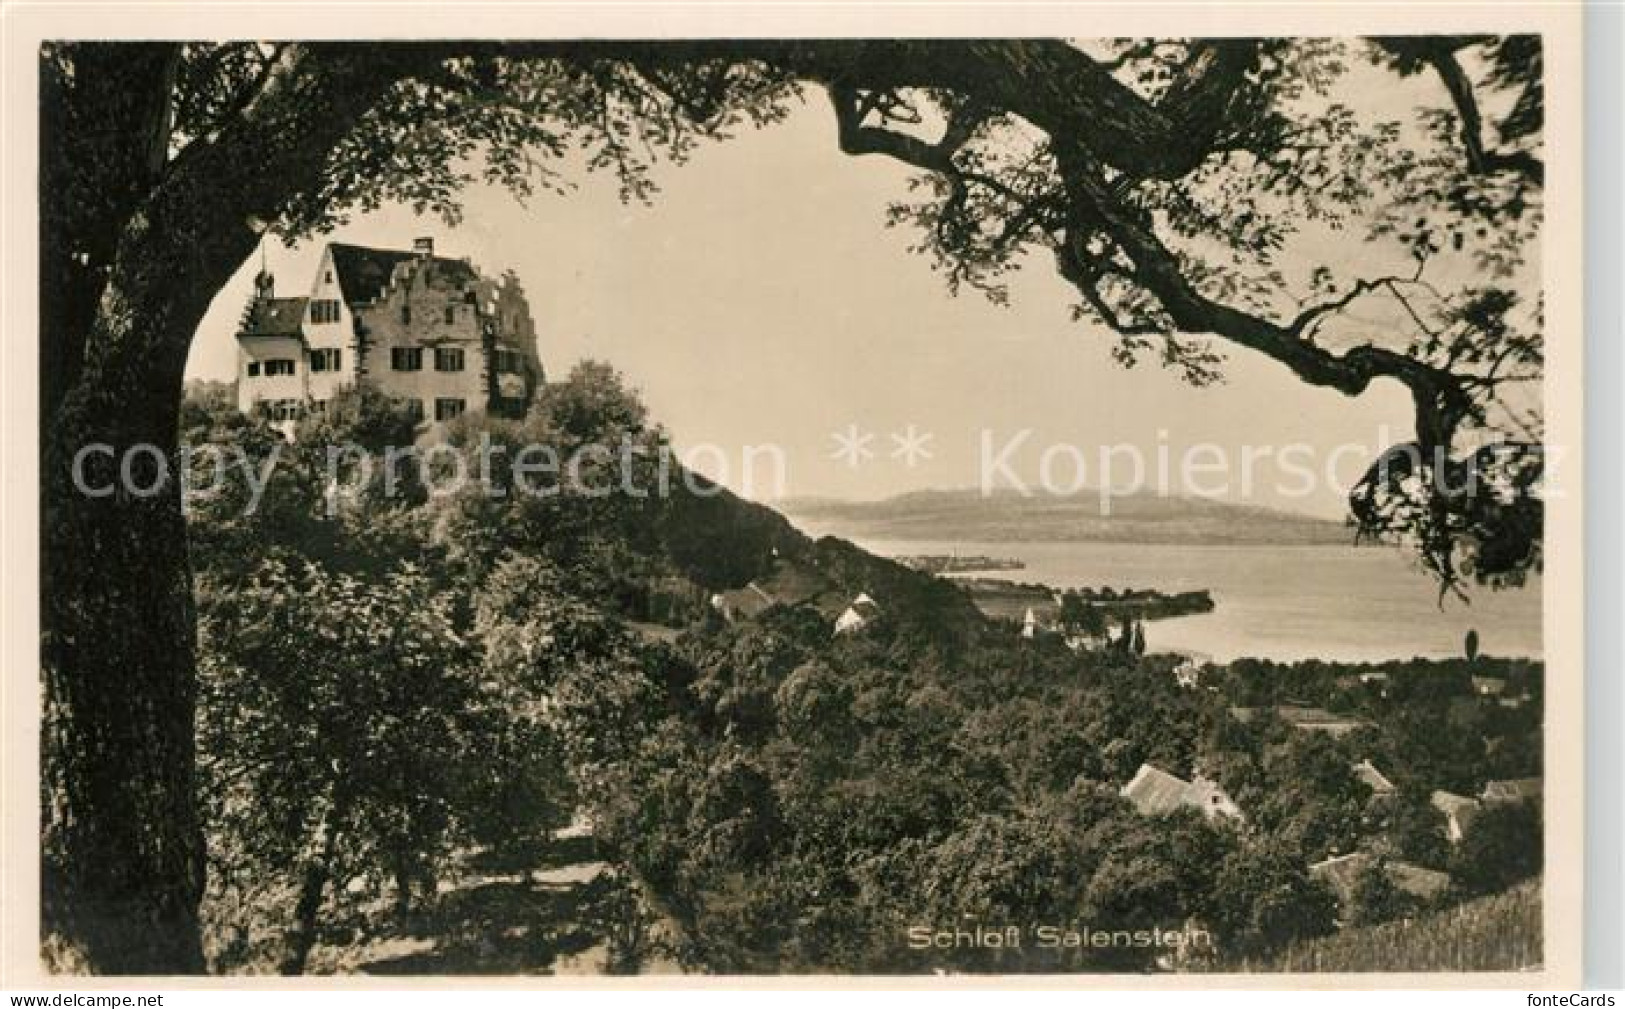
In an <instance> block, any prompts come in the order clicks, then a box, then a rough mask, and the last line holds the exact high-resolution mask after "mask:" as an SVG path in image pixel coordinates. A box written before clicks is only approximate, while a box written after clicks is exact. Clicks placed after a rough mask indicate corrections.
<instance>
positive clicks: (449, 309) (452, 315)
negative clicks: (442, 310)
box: [446, 305, 457, 326]
mask: <svg viewBox="0 0 1625 1009" xmlns="http://www.w3.org/2000/svg"><path fill="white" fill-rule="evenodd" d="M456 321H457V306H456V305H447V306H446V325H448V326H449V325H451V324H452V323H454V322H456Z"/></svg>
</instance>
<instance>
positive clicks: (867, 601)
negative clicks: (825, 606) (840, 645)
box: [835, 592, 880, 635]
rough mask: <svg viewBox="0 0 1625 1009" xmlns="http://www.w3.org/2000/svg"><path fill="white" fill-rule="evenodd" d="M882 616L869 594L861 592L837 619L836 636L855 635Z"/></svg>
mask: <svg viewBox="0 0 1625 1009" xmlns="http://www.w3.org/2000/svg"><path fill="white" fill-rule="evenodd" d="M879 616H880V606H879V605H878V604H877V603H876V602H875V601H874V600H873V599H871V598H870V597H869V593H867V592H860V593H858V595H857V598H855V599H853V600H852V602H851V604H849V605H848V606H847V608H846V609H844V610H842V611H841V615H840V616H838V617H836V618H835V633H836V634H838V635H839V634H855V633H857V632H858V631H861V630H863V629H864V628H865V627H868V626H869V624H870V623H872V622H873V621H874V620H875V619H877V618H878V617H879Z"/></svg>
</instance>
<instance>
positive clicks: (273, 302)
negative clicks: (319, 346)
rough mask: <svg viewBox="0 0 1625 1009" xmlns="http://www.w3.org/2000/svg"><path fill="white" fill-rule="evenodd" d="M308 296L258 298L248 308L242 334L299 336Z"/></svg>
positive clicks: (240, 332)
mask: <svg viewBox="0 0 1625 1009" xmlns="http://www.w3.org/2000/svg"><path fill="white" fill-rule="evenodd" d="M308 301H309V299H308V298H259V299H256V300H255V301H254V302H253V303H252V304H251V305H250V306H249V309H248V317H247V318H246V319H245V320H243V327H242V329H241V330H240V331H239V334H240V335H242V336H299V335H300V328H299V327H300V323H302V322H303V321H304V318H305V305H306V303H307V302H308Z"/></svg>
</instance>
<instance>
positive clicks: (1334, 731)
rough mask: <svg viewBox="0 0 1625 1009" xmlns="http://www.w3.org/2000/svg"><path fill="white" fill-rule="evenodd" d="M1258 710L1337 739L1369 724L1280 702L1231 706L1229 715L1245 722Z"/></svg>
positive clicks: (1296, 727)
mask: <svg viewBox="0 0 1625 1009" xmlns="http://www.w3.org/2000/svg"><path fill="white" fill-rule="evenodd" d="M1260 712H1273V713H1274V714H1275V717H1277V718H1279V719H1280V720H1281V721H1283V722H1285V723H1287V725H1289V726H1291V727H1292V728H1294V729H1302V730H1304V731H1305V732H1324V733H1326V734H1327V735H1329V736H1332V737H1333V738H1338V739H1340V738H1342V737H1343V736H1346V735H1348V734H1349V733H1351V732H1353V731H1354V730H1355V729H1358V728H1362V727H1364V726H1365V725H1368V724H1369V723H1368V722H1366V721H1365V720H1364V719H1360V718H1354V717H1352V716H1349V715H1336V714H1333V713H1332V712H1330V711H1327V710H1326V709H1324V708H1315V707H1309V706H1307V705H1302V704H1281V705H1277V706H1276V707H1274V708H1231V709H1230V717H1231V718H1234V719H1235V720H1236V721H1238V722H1242V723H1244V724H1245V723H1249V722H1252V721H1253V720H1254V719H1255V718H1257V717H1259V714H1260Z"/></svg>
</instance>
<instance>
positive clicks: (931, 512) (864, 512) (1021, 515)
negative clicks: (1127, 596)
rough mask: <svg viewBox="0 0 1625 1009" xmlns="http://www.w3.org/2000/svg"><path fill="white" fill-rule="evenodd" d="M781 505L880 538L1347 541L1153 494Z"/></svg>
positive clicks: (940, 493) (1284, 515)
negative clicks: (1105, 503) (1106, 499)
mask: <svg viewBox="0 0 1625 1009" xmlns="http://www.w3.org/2000/svg"><path fill="white" fill-rule="evenodd" d="M775 507H776V508H777V509H778V510H779V511H781V512H782V513H783V514H785V515H786V516H788V517H789V518H790V519H791V520H792V521H793V522H796V523H797V524H804V525H806V526H808V527H811V528H812V529H815V530H817V531H818V532H830V533H834V534H836V535H839V536H846V537H855V538H858V539H860V540H861V539H874V540H915V541H931V542H941V541H947V540H954V541H960V542H971V543H975V542H981V543H1013V542H1063V541H1070V542H1094V543H1145V544H1174V545H1192V546H1195V545H1213V546H1225V545H1234V546H1244V545H1254V544H1259V545H1263V544H1268V545H1272V546H1315V545H1330V544H1348V543H1352V542H1353V539H1354V537H1353V533H1352V532H1351V531H1350V530H1349V528H1348V527H1347V526H1345V525H1343V524H1342V523H1340V522H1336V521H1332V520H1329V519H1323V518H1317V517H1315V516H1312V515H1303V514H1298V513H1294V512H1287V511H1281V510H1278V509H1272V508H1264V507H1259V506H1256V505H1242V504H1234V503H1231V502H1226V501H1218V500H1214V499H1211V498H1199V497H1176V496H1165V495H1160V494H1154V493H1138V494H1131V495H1124V496H1120V497H1119V496H1114V497H1112V498H1111V499H1110V507H1109V509H1108V510H1107V513H1106V514H1102V508H1101V500H1100V498H1099V497H1098V496H1097V494H1096V493H1095V492H1093V491H1083V492H1080V493H1078V494H1074V495H1068V496H1056V495H1051V494H1044V493H1039V492H1035V493H1033V494H1032V495H1031V496H1027V495H1023V494H1022V493H1020V492H1019V491H1016V490H1013V489H998V490H995V491H993V492H991V493H989V494H985V495H984V494H983V493H982V492H981V491H980V490H977V489H975V488H968V489H962V490H925V491H913V492H910V493H907V494H901V495H898V496H896V497H890V498H885V499H883V500H879V501H842V500H835V499H830V498H788V499H785V500H783V501H780V502H777V503H776V505H775Z"/></svg>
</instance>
